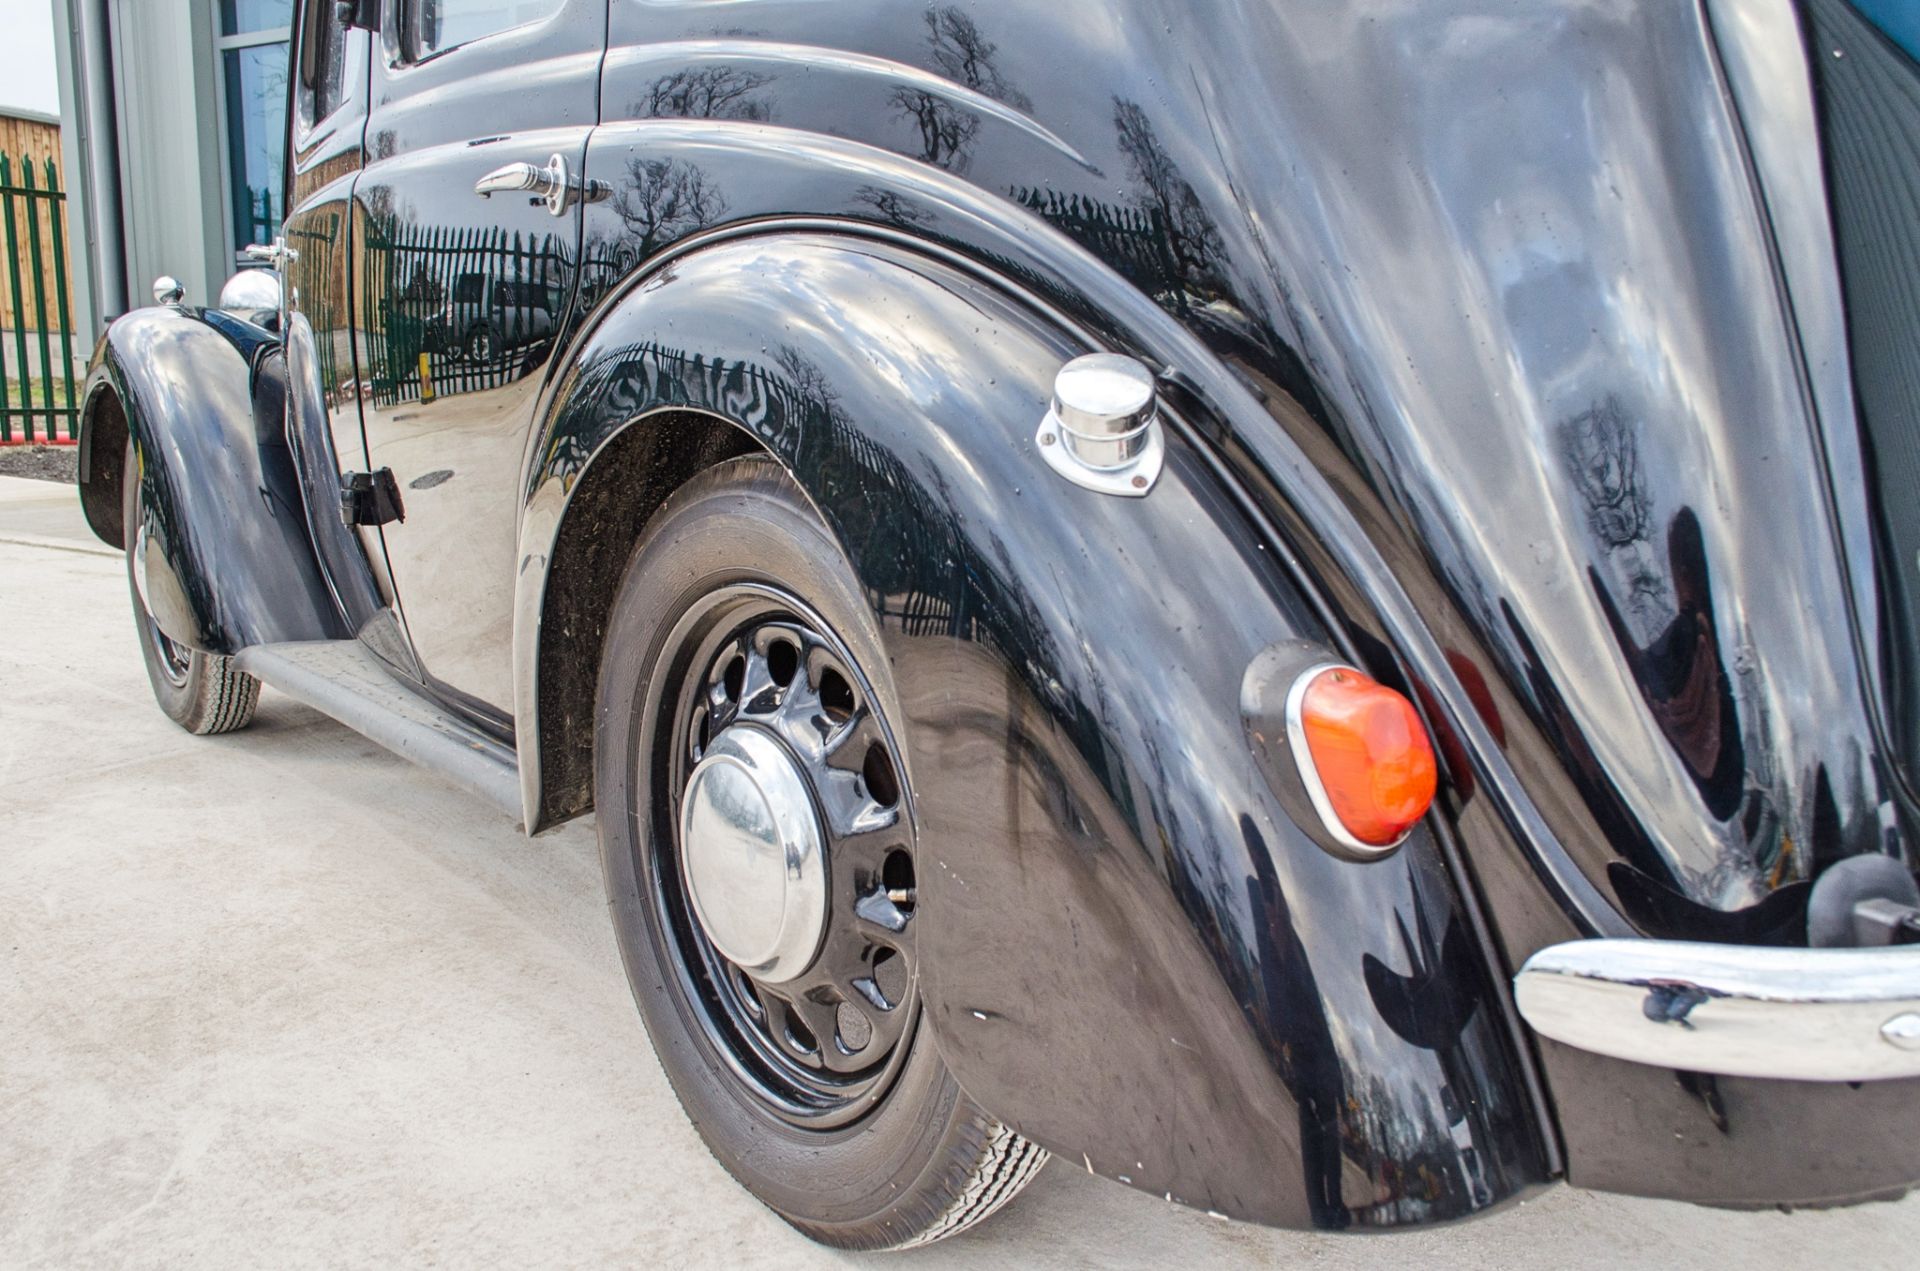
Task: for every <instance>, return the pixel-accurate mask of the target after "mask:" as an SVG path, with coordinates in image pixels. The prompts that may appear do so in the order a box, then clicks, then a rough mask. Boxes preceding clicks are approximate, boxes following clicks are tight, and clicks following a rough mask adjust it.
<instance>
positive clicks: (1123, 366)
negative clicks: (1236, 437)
mask: <svg viewBox="0 0 1920 1271" xmlns="http://www.w3.org/2000/svg"><path fill="white" fill-rule="evenodd" d="M1034 440H1035V442H1037V443H1038V445H1039V447H1040V455H1041V458H1043V459H1044V460H1046V463H1047V466H1048V467H1050V468H1052V469H1053V470H1054V471H1055V472H1057V473H1059V474H1060V475H1061V476H1063V477H1065V478H1066V479H1067V480H1069V481H1071V482H1073V483H1074V484H1075V485H1077V486H1082V487H1084V488H1086V489H1088V490H1097V491H1099V492H1100V493H1102V494H1118V495H1126V496H1132V497H1136V498H1137V497H1139V496H1141V495H1144V494H1145V493H1147V491H1149V490H1151V489H1152V488H1153V483H1154V482H1155V481H1156V480H1157V479H1158V478H1159V476H1160V469H1161V466H1162V464H1163V463H1164V461H1165V455H1166V442H1165V440H1164V438H1163V437H1162V436H1161V427H1160V418H1159V395H1158V393H1157V391H1156V389H1155V386H1154V375H1153V371H1152V370H1151V369H1149V368H1148V367H1147V366H1146V364H1145V363H1143V362H1141V361H1139V360H1138V359H1136V358H1131V357H1127V356H1126V355H1124V354H1120V353H1088V354H1086V355H1084V356H1082V357H1077V358H1074V359H1073V360H1072V361H1070V362H1068V363H1067V364H1066V365H1064V366H1062V367H1061V368H1060V370H1059V372H1058V373H1057V374H1056V375H1055V376H1054V380H1053V401H1052V403H1051V404H1050V405H1049V406H1048V408H1047V413H1046V414H1045V415H1044V416H1043V417H1042V418H1041V420H1040V430H1039V432H1037V433H1036V434H1035V435H1034Z"/></svg>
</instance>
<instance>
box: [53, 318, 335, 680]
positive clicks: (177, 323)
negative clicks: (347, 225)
mask: <svg viewBox="0 0 1920 1271" xmlns="http://www.w3.org/2000/svg"><path fill="white" fill-rule="evenodd" d="M286 392H287V388H286V376H285V370H284V365H283V359H282V357H281V351H280V345H279V342H278V340H277V338H276V337H274V336H273V334H272V333H271V332H269V331H266V330H264V329H263V328H260V327H256V326H254V325H253V324H252V323H249V322H246V321H244V320H242V319H239V318H236V317H233V316H232V315H230V314H226V313H222V312H219V311H216V310H192V309H186V308H183V307H180V306H162V307H156V308H151V309H139V310H135V311H134V312H133V313H130V314H127V315H126V316H125V317H123V318H120V319H118V320H117V321H115V322H114V323H113V325H112V326H110V327H109V328H108V329H107V333H106V336H105V338H104V339H103V340H102V341H101V344H100V348H99V350H98V351H97V352H96V354H95V357H94V365H93V368H92V370H91V371H90V372H89V374H88V377H87V388H86V396H85V399H84V400H85V401H86V402H87V406H88V408H87V410H86V412H85V415H84V418H83V422H82V433H81V448H82V452H83V457H84V458H86V459H88V460H94V459H96V456H95V454H94V451H95V449H96V446H97V445H99V444H100V443H101V438H100V437H98V436H96V435H95V429H97V428H98V429H103V428H104V426H105V425H104V424H103V421H105V420H107V419H109V418H114V416H113V414H112V412H111V411H108V410H104V409H103V404H104V399H103V398H102V396H101V395H102V394H111V395H112V397H113V402H114V404H115V405H117V406H118V408H119V417H123V418H124V420H125V425H126V444H127V445H130V446H132V447H133V450H134V454H135V456H136V461H137V463H138V469H137V470H138V473H139V481H140V509H141V519H140V524H139V525H138V526H135V527H121V528H122V532H123V533H127V532H128V530H129V529H130V531H131V532H130V533H129V534H128V536H129V537H133V536H137V538H136V540H135V550H136V552H137V557H138V560H137V566H136V567H137V568H138V569H140V570H141V571H142V575H143V576H142V577H141V579H140V581H141V583H142V585H143V594H144V595H145V596H146V598H147V603H148V605H149V607H150V608H151V610H152V612H153V616H154V619H155V621H157V622H158V623H159V625H160V628H161V630H163V631H165V632H166V633H167V635H168V636H169V637H170V638H172V639H173V640H175V641H177V642H179V643H181V644H185V645H188V646H190V647H192V648H196V649H202V650H205V651H206V652H209V653H219V654H232V653H237V652H239V651H240V650H241V649H243V648H246V647H247V646H249V645H253V644H269V643H277V642H280V641H289V640H331V639H342V638H345V637H347V636H349V635H351V634H352V633H351V632H350V631H348V630H347V629H346V628H345V624H344V623H343V622H342V620H341V618H340V616H339V610H338V607H337V606H336V604H335V602H334V600H333V598H332V595H331V593H330V592H329V591H328V588H327V584H326V580H325V578H324V577H323V576H322V574H321V571H320V567H319V564H318V562H317V561H316V559H315V557H314V552H313V547H312V542H311V538H310V536H309V534H308V529H307V521H306V513H305V508H304V505H303V503H302V496H301V491H300V483H299V480H298V478H297V476H296V474H295V471H294V464H293V459H292V456H291V453H290V451H289V449H288V446H287V438H286V430H285V406H286ZM116 440H117V438H116ZM114 458H115V457H114V456H110V455H105V454H102V455H99V456H97V459H98V462H88V463H85V464H83V465H82V471H83V473H84V474H88V477H91V478H92V479H94V480H99V479H101V478H100V475H99V474H100V471H101V470H102V469H103V468H104V467H105V466H106V465H109V464H111V463H112V462H113V461H114ZM85 479H87V478H84V477H83V480H85ZM83 502H86V497H85V492H84V491H83ZM95 502H98V500H95ZM90 519H91V520H93V521H94V523H95V529H96V531H99V530H100V529H101V526H102V525H103V524H108V523H109V522H108V521H107V520H106V519H105V518H104V516H100V515H93V514H90ZM111 524H112V525H116V526H117V525H118V517H117V516H114V517H113V518H112V520H111ZM104 536H105V535H104V533H103V537H104Z"/></svg>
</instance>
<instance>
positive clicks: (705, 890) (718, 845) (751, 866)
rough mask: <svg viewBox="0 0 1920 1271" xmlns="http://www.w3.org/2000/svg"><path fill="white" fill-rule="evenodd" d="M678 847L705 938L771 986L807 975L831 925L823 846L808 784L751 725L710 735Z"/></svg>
mask: <svg viewBox="0 0 1920 1271" xmlns="http://www.w3.org/2000/svg"><path fill="white" fill-rule="evenodd" d="M680 842H681V850H682V852H683V853H684V855H685V860H686V870H687V891H688V892H689V894H690V895H691V897H692V900H693V908H694V913H695V915H696V916H697V917H698V919H699V922H700V928H701V930H702V931H704V932H705V933H706V936H707V939H709V940H711V941H712V942H713V946H714V948H716V949H718V950H719V951H720V953H721V955H722V956H723V957H725V958H726V959H727V961H729V962H731V963H733V964H734V965H735V966H737V967H739V968H740V969H741V970H743V971H745V972H747V973H748V974H749V975H752V976H754V977H755V978H757V979H759V980H761V981H763V982H765V983H768V984H783V983H785V982H787V981H789V980H792V979H794V978H795V977H796V976H798V975H800V974H801V973H802V972H804V971H805V970H806V969H807V968H808V967H809V966H810V965H812V963H813V957H814V954H815V952H817V951H818V950H819V948H820V937H821V934H822V933H823V932H824V931H825V930H826V923H827V870H826V849H825V845H824V843H823V842H822V839H821V834H820V816H819V813H818V811H817V809H816V808H815V807H814V802H813V797H812V795H811V794H810V792H809V791H808V789H807V781H806V777H805V776H804V775H803V774H802V773H801V770H800V766H799V764H798V763H796V762H795V760H794V758H793V756H792V754H791V753H790V752H789V751H788V750H787V748H786V747H785V746H782V745H781V744H780V743H779V742H778V741H775V740H774V739H773V738H772V737H771V736H769V735H768V734H767V733H764V732H762V731H760V730H759V729H757V728H754V727H752V726H750V725H736V726H734V727H732V728H729V729H726V730H725V731H724V732H722V733H721V734H720V735H719V736H718V737H716V738H714V740H713V742H712V744H711V745H709V746H708V747H707V751H706V755H705V757H704V758H702V759H701V760H700V763H699V764H698V766H696V767H695V768H694V770H693V773H692V775H691V776H690V777H689V778H688V781H687V791H686V796H685V798H684V799H682V801H681V812H680Z"/></svg>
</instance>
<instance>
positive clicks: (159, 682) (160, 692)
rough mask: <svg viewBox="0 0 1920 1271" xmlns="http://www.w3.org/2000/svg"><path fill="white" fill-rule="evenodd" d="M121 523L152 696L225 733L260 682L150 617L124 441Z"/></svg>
mask: <svg viewBox="0 0 1920 1271" xmlns="http://www.w3.org/2000/svg"><path fill="white" fill-rule="evenodd" d="M121 488H122V491H123V493H122V495H121V500H122V502H121V524H122V525H124V526H125V527H126V548H127V588H128V590H129V591H131V592H132V593H133V623H134V627H135V628H136V629H137V630H138V631H139V634H140V655H141V657H142V659H143V660H144V661H145V662H146V665H147V680H148V682H149V683H151V684H152V685H153V697H154V700H155V701H156V702H158V703H159V704H160V709H161V710H162V711H164V712H166V715H167V718H169V719H171V720H172V721H173V722H174V723H176V724H178V725H180V727H182V728H184V729H186V730H187V731H188V732H190V733H195V734H199V735H201V736H206V735H208V734H211V733H230V732H233V731H234V730H235V729H239V728H245V727H246V726H247V725H248V724H250V723H252V722H253V711H254V707H256V706H257V705H258V704H259V702H260V681H259V680H256V679H255V678H253V676H251V675H248V674H247V673H246V672H245V671H241V670H239V669H237V668H235V667H234V665H233V661H232V659H230V658H224V657H220V656H218V655H216V654H212V653H203V652H201V651H200V650H199V649H190V648H188V647H187V646H185V645H183V644H180V643H178V642H176V641H174V640H172V639H170V638H169V637H168V636H167V633H166V632H164V631H162V630H161V629H160V624H159V623H158V622H156V621H155V620H154V617H153V613H152V611H151V610H150V609H149V608H148V606H147V598H146V596H145V595H144V594H142V592H141V590H140V583H141V575H140V571H141V569H142V568H143V562H142V561H141V560H140V559H139V550H140V524H141V516H142V510H141V505H140V465H139V456H138V455H137V454H136V453H135V451H134V447H133V446H132V445H128V447H127V458H126V467H125V469H124V472H123V474H122V481H121Z"/></svg>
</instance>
